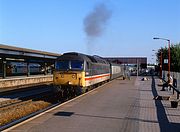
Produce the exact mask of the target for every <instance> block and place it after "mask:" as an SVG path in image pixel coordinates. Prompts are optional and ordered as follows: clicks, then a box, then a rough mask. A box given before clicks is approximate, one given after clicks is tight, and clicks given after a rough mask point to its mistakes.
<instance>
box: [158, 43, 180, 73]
mask: <svg viewBox="0 0 180 132" xmlns="http://www.w3.org/2000/svg"><path fill="white" fill-rule="evenodd" d="M161 52H162V60H164V59H168V48H167V47H165V48H162V47H161V48H160V49H159V50H158V52H157V53H156V57H157V62H158V63H159V64H160V56H161ZM170 52H171V58H170V62H171V71H175V72H180V43H178V44H175V45H171V47H170ZM162 69H163V70H168V64H165V63H164V61H162Z"/></svg>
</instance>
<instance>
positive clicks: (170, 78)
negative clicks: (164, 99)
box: [161, 73, 173, 91]
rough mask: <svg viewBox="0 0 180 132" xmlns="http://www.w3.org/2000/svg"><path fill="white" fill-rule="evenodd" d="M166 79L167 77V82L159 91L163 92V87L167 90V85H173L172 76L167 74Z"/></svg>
mask: <svg viewBox="0 0 180 132" xmlns="http://www.w3.org/2000/svg"><path fill="white" fill-rule="evenodd" d="M167 77H168V79H169V80H168V81H167V82H165V83H164V84H163V86H162V89H161V91H165V87H167V88H168V86H169V85H173V78H172V76H171V75H170V74H169V73H168V74H167Z"/></svg>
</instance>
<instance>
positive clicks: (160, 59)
mask: <svg viewBox="0 0 180 132" xmlns="http://www.w3.org/2000/svg"><path fill="white" fill-rule="evenodd" d="M152 51H156V50H152ZM160 53H161V54H160V60H159V61H160V66H159V67H160V77H161V78H162V63H163V62H162V61H163V59H162V51H160ZM158 57H159V56H158Z"/></svg>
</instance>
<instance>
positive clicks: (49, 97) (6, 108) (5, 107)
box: [0, 91, 55, 131]
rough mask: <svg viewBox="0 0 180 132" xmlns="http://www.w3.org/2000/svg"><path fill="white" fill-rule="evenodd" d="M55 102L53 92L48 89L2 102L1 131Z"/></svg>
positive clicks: (0, 104)
mask: <svg viewBox="0 0 180 132" xmlns="http://www.w3.org/2000/svg"><path fill="white" fill-rule="evenodd" d="M54 104H55V100H54V99H53V93H52V92H49V91H46V92H42V93H38V94H34V95H30V96H24V97H20V98H18V99H17V98H16V99H9V100H6V101H2V102H0V131H2V130H4V129H6V128H8V127H9V125H10V124H11V125H14V123H15V124H16V122H17V121H18V120H20V119H21V118H25V117H28V116H29V115H31V114H33V113H34V112H37V111H40V110H42V109H47V108H48V107H50V106H52V105H54Z"/></svg>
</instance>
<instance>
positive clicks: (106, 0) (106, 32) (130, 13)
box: [0, 0, 180, 63]
mask: <svg viewBox="0 0 180 132" xmlns="http://www.w3.org/2000/svg"><path fill="white" fill-rule="evenodd" d="M85 21H86V22H85ZM88 22H92V23H93V22H95V24H97V25H96V26H99V27H97V28H96V27H95V29H94V27H93V26H92V24H91V26H90V27H89V30H91V32H93V31H97V32H98V31H99V32H98V33H97V32H96V33H97V34H96V33H95V34H93V35H91V34H88V33H87V31H86V29H87V28H86V26H87V25H85V23H86V24H87V23H88ZM96 29H97V30H96ZM153 37H161V38H167V39H170V40H171V43H172V44H176V43H179V42H180V0H0V44H6V45H10V46H17V47H22V48H29V49H35V50H42V51H48V52H53V53H60V54H62V53H65V52H71V51H75V52H80V53H85V54H90V55H94V54H95V55H99V56H102V57H147V58H148V62H150V63H154V62H155V57H153V56H152V55H153V54H155V53H154V52H153V51H152V50H157V49H159V48H160V47H165V46H167V45H168V44H167V42H166V41H163V40H153V39H152V38H153Z"/></svg>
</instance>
